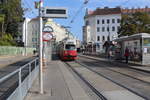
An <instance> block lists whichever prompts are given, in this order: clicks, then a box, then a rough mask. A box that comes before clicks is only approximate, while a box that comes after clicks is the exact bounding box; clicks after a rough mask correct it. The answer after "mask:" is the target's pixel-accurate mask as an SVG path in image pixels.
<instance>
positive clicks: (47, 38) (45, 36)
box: [43, 32, 53, 41]
mask: <svg viewBox="0 0 150 100" xmlns="http://www.w3.org/2000/svg"><path fill="white" fill-rule="evenodd" d="M52 38H53V34H51V33H49V32H43V41H50V40H51V39H52Z"/></svg>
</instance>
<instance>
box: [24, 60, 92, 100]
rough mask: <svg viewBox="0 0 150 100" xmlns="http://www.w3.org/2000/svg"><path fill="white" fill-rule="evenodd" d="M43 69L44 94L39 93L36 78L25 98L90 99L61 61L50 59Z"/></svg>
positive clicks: (55, 99) (29, 99)
mask: <svg viewBox="0 0 150 100" xmlns="http://www.w3.org/2000/svg"><path fill="white" fill-rule="evenodd" d="M43 70H44V71H43V82H44V83H43V84H44V94H39V80H38V78H37V79H36V80H35V82H34V83H33V85H32V87H31V89H30V90H29V92H28V94H27V96H26V98H25V100H90V98H89V97H88V96H87V94H86V93H85V91H84V89H83V88H82V87H81V86H80V84H79V83H78V82H77V80H76V79H75V77H74V76H73V74H72V73H71V72H70V71H69V69H68V68H67V67H66V66H65V64H64V63H63V62H61V61H59V60H55V61H51V62H49V63H48V64H47V66H45V67H44V69H43Z"/></svg>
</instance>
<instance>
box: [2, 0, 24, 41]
mask: <svg viewBox="0 0 150 100" xmlns="http://www.w3.org/2000/svg"><path fill="white" fill-rule="evenodd" d="M21 21H23V9H22V7H21V0H5V1H3V2H2V3H1V4H0V39H1V40H3V39H4V37H5V36H7V35H11V37H12V38H13V39H15V38H16V37H17V34H18V25H19V23H20V22H21ZM10 40H11V39H10Z"/></svg>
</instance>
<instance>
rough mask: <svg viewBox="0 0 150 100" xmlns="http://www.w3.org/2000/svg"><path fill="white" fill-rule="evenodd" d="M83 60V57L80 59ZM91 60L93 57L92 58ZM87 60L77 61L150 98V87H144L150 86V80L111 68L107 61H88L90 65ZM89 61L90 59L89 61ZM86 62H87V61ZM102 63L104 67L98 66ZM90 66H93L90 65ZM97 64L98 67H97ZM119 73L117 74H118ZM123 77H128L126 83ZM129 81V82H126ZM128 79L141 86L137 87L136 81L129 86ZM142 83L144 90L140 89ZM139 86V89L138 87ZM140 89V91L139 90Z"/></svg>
mask: <svg viewBox="0 0 150 100" xmlns="http://www.w3.org/2000/svg"><path fill="white" fill-rule="evenodd" d="M88 59H90V58H88ZM80 60H81V59H80ZM86 60H87V59H86ZM90 60H91V59H90ZM92 60H94V61H95V59H92ZM94 61H93V62H94ZM83 62H84V64H83ZM85 62H86V61H82V62H79V61H77V63H79V64H80V65H82V66H84V67H86V68H87V69H89V70H90V71H93V72H95V73H97V74H98V75H100V76H102V77H104V78H106V79H108V80H110V81H112V82H113V83H115V84H117V85H119V86H121V87H123V88H125V89H127V90H129V91H131V92H133V93H134V94H136V95H138V96H140V97H143V98H144V99H145V100H149V99H150V96H149V94H148V93H147V92H149V91H150V88H149V89H148V88H144V86H145V87H149V86H150V82H147V81H144V80H142V79H138V78H136V77H134V76H131V75H127V74H125V73H121V72H118V71H116V70H113V69H110V68H108V66H106V65H108V64H105V63H102V62H99V63H98V62H97V63H95V62H94V63H92V64H89V63H88V66H87V65H86V64H85ZM87 62H88V61H87ZM87 62H86V63H87ZM89 62H90V61H89ZM100 64H103V67H99V68H100V69H99V68H98V66H99V65H100ZM89 66H92V67H93V68H92V67H89ZM95 66H96V67H95ZM100 70H103V72H102V71H100ZM108 73H111V74H108ZM116 73H117V74H116ZM115 77H118V79H119V80H120V81H118V79H117V78H115ZM121 77H122V78H124V79H126V80H125V83H126V84H125V83H123V80H122V79H121ZM126 81H127V82H126ZM128 81H130V82H135V83H136V82H137V84H135V85H139V87H137V86H135V85H134V83H131V84H132V85H130V86H128V85H129V82H128ZM142 85H143V90H140V89H142ZM136 88H137V89H136ZM137 90H138V91H137ZM144 93H146V94H144Z"/></svg>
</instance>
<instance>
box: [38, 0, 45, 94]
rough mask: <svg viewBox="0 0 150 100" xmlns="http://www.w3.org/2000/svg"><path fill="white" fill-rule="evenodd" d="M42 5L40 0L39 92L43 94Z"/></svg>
mask: <svg viewBox="0 0 150 100" xmlns="http://www.w3.org/2000/svg"><path fill="white" fill-rule="evenodd" d="M42 7H43V0H40V6H39V18H40V23H39V24H40V36H39V40H40V44H39V48H40V50H39V64H40V66H39V85H40V94H43V93H44V91H43V55H42V54H43V52H42V51H43V37H42V35H43V32H42V31H43V19H42Z"/></svg>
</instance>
